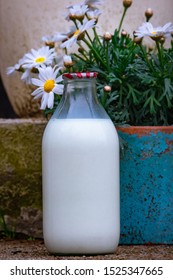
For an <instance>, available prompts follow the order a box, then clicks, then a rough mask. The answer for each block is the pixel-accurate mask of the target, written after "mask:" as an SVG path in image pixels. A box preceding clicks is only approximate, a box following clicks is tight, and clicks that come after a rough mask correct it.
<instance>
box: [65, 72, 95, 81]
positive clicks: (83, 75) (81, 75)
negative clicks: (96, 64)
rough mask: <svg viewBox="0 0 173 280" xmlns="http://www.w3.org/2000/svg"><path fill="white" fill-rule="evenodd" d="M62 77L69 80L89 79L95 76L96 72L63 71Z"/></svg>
mask: <svg viewBox="0 0 173 280" xmlns="http://www.w3.org/2000/svg"><path fill="white" fill-rule="evenodd" d="M62 77H63V78H67V79H70V80H77V79H91V78H96V77H97V72H76V73H64V74H63V75H62Z"/></svg>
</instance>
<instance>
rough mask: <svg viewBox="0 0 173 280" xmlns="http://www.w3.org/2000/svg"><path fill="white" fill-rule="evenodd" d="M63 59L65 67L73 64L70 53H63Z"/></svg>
mask: <svg viewBox="0 0 173 280" xmlns="http://www.w3.org/2000/svg"><path fill="white" fill-rule="evenodd" d="M63 60H64V66H65V67H67V68H70V67H71V66H72V65H73V61H72V59H71V56H70V55H64V57H63Z"/></svg>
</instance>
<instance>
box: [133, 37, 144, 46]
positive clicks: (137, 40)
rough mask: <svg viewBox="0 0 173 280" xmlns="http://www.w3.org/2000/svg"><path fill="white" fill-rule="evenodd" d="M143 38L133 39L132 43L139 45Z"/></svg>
mask: <svg viewBox="0 0 173 280" xmlns="http://www.w3.org/2000/svg"><path fill="white" fill-rule="evenodd" d="M142 39H143V38H139V37H134V39H133V42H134V43H136V44H137V45H140V44H141V43H142Z"/></svg>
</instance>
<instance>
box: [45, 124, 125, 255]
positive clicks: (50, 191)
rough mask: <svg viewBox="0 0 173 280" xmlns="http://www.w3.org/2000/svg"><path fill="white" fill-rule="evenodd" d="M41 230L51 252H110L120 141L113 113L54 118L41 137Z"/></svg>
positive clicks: (114, 243) (115, 215)
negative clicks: (106, 116)
mask: <svg viewBox="0 0 173 280" xmlns="http://www.w3.org/2000/svg"><path fill="white" fill-rule="evenodd" d="M42 161H43V166H42V168H43V233H44V241H45V245H46V247H47V249H48V251H49V252H52V253H68V254H70V253H71V254H72V253H77V254H92V253H111V252H113V251H114V250H115V249H116V247H117V245H118V241H119V231H120V225H119V224H120V221H119V216H120V213H119V144H118V136H117V133H116V130H115V127H114V125H113V123H112V122H111V120H110V119H51V120H50V121H49V123H48V125H47V127H46V129H45V132H44V136H43V143H42Z"/></svg>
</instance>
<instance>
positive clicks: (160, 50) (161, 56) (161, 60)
mask: <svg viewBox="0 0 173 280" xmlns="http://www.w3.org/2000/svg"><path fill="white" fill-rule="evenodd" d="M156 46H157V50H158V55H159V61H160V65H161V67H162V69H163V67H164V65H163V52H162V49H161V48H160V44H159V41H156Z"/></svg>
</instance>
